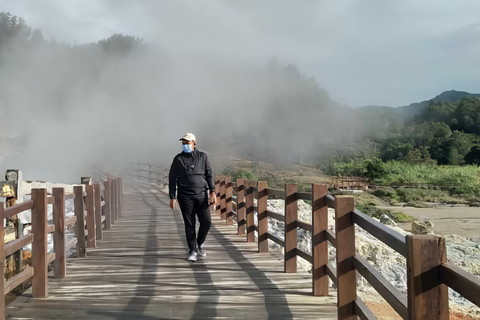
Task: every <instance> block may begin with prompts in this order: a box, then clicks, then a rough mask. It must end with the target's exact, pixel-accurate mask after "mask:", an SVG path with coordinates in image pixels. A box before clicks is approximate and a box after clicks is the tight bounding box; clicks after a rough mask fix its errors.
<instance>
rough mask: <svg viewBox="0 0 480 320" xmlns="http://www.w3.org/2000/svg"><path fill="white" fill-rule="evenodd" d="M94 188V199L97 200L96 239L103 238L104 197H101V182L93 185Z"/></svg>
mask: <svg viewBox="0 0 480 320" xmlns="http://www.w3.org/2000/svg"><path fill="white" fill-rule="evenodd" d="M93 189H94V195H95V197H94V201H95V238H96V240H102V239H103V234H102V199H101V197H100V196H101V194H100V192H101V189H100V184H98V183H96V184H94V185H93Z"/></svg>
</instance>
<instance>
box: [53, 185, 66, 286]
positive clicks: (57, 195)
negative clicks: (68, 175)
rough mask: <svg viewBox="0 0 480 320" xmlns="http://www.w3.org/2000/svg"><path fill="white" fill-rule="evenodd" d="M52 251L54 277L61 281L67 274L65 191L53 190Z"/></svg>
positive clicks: (60, 189) (62, 189) (61, 189)
mask: <svg viewBox="0 0 480 320" xmlns="http://www.w3.org/2000/svg"><path fill="white" fill-rule="evenodd" d="M52 194H53V223H54V225H55V231H54V232H53V249H54V251H55V261H54V263H53V270H54V277H55V278H59V279H63V278H65V276H66V274H67V261H66V257H65V189H64V188H53V189H52Z"/></svg>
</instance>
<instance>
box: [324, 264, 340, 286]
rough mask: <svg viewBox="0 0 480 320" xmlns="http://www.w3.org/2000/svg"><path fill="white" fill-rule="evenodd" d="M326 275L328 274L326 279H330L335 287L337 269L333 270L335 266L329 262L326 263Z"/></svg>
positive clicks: (336, 283)
mask: <svg viewBox="0 0 480 320" xmlns="http://www.w3.org/2000/svg"><path fill="white" fill-rule="evenodd" d="M327 274H328V277H329V278H330V280H332V281H333V283H335V285H338V281H337V269H336V268H335V266H334V265H333V264H332V263H331V262H329V263H327Z"/></svg>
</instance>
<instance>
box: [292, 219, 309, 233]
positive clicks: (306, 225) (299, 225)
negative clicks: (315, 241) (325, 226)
mask: <svg viewBox="0 0 480 320" xmlns="http://www.w3.org/2000/svg"><path fill="white" fill-rule="evenodd" d="M295 224H296V225H297V228H302V229H303V230H305V231H310V232H312V231H313V226H312V224H310V223H308V222H305V221H302V220H297V221H295Z"/></svg>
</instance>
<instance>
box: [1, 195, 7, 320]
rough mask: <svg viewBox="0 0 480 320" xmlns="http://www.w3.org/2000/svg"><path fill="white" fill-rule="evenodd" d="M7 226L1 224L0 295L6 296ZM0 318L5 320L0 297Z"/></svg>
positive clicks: (3, 208)
mask: <svg viewBox="0 0 480 320" xmlns="http://www.w3.org/2000/svg"><path fill="white" fill-rule="evenodd" d="M4 206H5V203H3V202H0V217H2V218H3V217H5V211H4V210H5V207H4ZM4 246H5V227H4V226H3V223H2V224H1V225H0V281H1V282H2V283H1V284H0V297H4V296H5V295H6V294H7V293H6V292H5V248H4ZM0 320H5V299H3V298H2V299H0Z"/></svg>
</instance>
